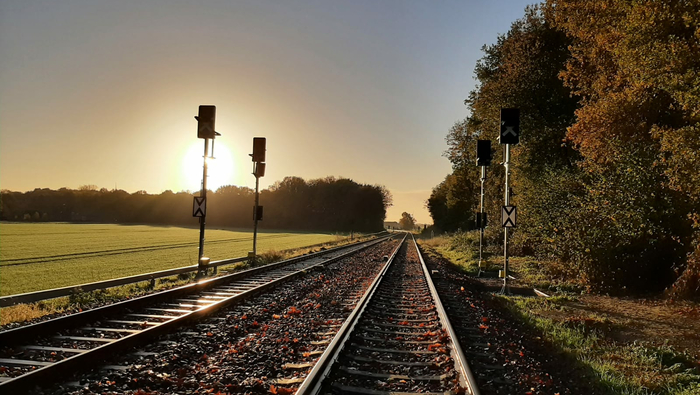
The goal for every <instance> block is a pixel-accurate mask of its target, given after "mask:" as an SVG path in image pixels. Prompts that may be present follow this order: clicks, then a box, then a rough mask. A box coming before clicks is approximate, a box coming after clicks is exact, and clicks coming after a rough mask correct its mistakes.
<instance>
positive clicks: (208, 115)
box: [194, 106, 216, 139]
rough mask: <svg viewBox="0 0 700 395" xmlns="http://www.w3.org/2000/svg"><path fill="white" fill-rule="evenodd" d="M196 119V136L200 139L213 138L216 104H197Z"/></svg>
mask: <svg viewBox="0 0 700 395" xmlns="http://www.w3.org/2000/svg"><path fill="white" fill-rule="evenodd" d="M194 118H195V119H196V120H197V137H198V138H200V139H213V138H214V137H215V136H216V131H215V130H216V129H215V121H216V106H199V115H197V116H196V117H194Z"/></svg>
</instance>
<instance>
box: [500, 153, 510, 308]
mask: <svg viewBox="0 0 700 395" xmlns="http://www.w3.org/2000/svg"><path fill="white" fill-rule="evenodd" d="M505 157H506V160H505V162H503V166H504V167H505V168H506V191H505V203H506V206H510V188H509V184H508V180H509V178H510V144H506V155H505ZM500 293H501V294H504V295H510V288H509V287H508V228H507V227H506V228H503V287H502V288H501V292H500Z"/></svg>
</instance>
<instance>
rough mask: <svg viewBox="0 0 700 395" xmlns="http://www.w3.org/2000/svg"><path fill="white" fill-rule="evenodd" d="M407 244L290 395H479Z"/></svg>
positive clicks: (412, 245) (418, 260) (419, 259)
mask: <svg viewBox="0 0 700 395" xmlns="http://www.w3.org/2000/svg"><path fill="white" fill-rule="evenodd" d="M456 339H457V337H456V335H455V333H454V330H453V329H452V326H451V324H450V322H449V320H448V317H447V314H446V313H445V310H444V308H443V306H442V303H441V301H440V298H439V296H438V293H437V291H436V289H435V286H434V285H433V282H432V279H431V277H430V273H429V272H428V269H427V267H426V265H425V262H424V261H423V259H422V257H421V256H420V251H419V250H418V248H417V246H416V243H415V240H414V239H413V238H412V237H411V238H410V240H408V241H406V242H405V243H404V245H403V247H402V250H401V252H400V253H399V254H397V255H396V256H395V257H392V260H391V261H390V262H389V264H387V265H386V266H385V267H384V269H383V270H382V272H381V273H380V274H379V275H378V276H377V278H376V279H375V281H374V283H373V284H372V286H371V287H370V288H369V290H368V291H367V293H366V294H365V295H364V296H363V298H362V299H361V300H360V301H359V302H358V304H357V307H356V308H355V310H354V311H353V312H352V314H351V316H350V317H348V319H347V320H346V321H345V322H344V324H343V326H342V327H341V328H340V329H339V330H338V334H337V335H336V336H335V337H334V339H333V341H332V342H331V344H330V345H329V346H328V348H327V349H326V351H325V352H324V353H323V355H322V356H321V357H320V359H319V361H318V362H317V363H316V365H315V366H314V368H313V370H312V371H311V372H310V373H309V375H308V376H307V378H306V379H305V381H304V382H303V383H302V384H301V386H300V387H299V389H298V391H297V394H299V395H306V394H319V393H342V394H346V393H355V394H369V395H388V394H406V395H408V394H413V393H431V394H453V393H454V394H456V393H468V394H472V395H477V394H479V390H478V388H477V386H476V381H475V379H474V376H473V375H472V373H471V370H470V368H469V366H468V364H467V361H466V358H465V356H464V353H463V352H462V349H461V347H460V345H459V343H458V342H457V340H456Z"/></svg>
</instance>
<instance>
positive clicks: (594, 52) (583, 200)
mask: <svg viewBox="0 0 700 395" xmlns="http://www.w3.org/2000/svg"><path fill="white" fill-rule="evenodd" d="M699 32H700V3H698V2H696V1H692V2H686V1H668V2H665V1H664V2H660V1H653V0H643V1H635V2H630V1H625V0H596V1H586V2H580V1H576V0H548V1H546V2H544V3H542V4H541V5H538V6H532V7H528V8H527V9H526V12H525V16H524V17H523V18H522V19H520V20H518V21H516V22H514V23H513V24H512V26H511V29H510V30H509V31H508V33H507V34H505V35H502V36H500V37H499V38H498V41H497V42H496V43H495V44H494V45H489V46H484V47H483V52H484V56H483V57H482V58H481V59H480V61H479V62H478V63H477V66H476V69H475V75H476V79H477V80H478V85H477V87H476V89H475V90H473V91H472V92H470V93H469V95H468V98H467V99H466V100H465V104H466V105H467V107H468V109H469V111H470V116H469V117H467V118H466V119H464V120H462V121H460V122H457V123H456V124H455V125H454V126H453V127H452V128H451V129H450V131H449V133H448V135H447V144H448V149H447V151H446V156H447V157H448V158H449V160H450V161H451V162H452V167H453V172H452V174H450V175H448V176H447V177H446V178H445V180H444V181H443V182H442V183H440V184H439V185H437V186H436V187H435V188H434V189H433V191H432V194H431V196H430V199H429V200H428V202H427V207H428V209H429V211H430V213H431V215H432V217H433V220H434V223H435V225H436V226H437V227H439V228H441V229H442V230H445V231H454V230H456V229H458V228H461V229H463V230H467V229H473V228H474V226H475V224H474V212H476V211H477V209H478V206H479V190H480V181H479V176H480V174H479V169H478V168H477V167H476V165H475V163H476V140H478V139H490V140H492V146H493V147H494V151H495V152H494V165H493V166H491V167H489V168H488V175H487V181H486V211H487V212H488V213H489V218H490V225H491V226H490V229H489V231H488V232H487V234H488V235H490V239H491V241H492V242H494V243H496V242H499V240H502V231H501V229H500V206H501V205H502V204H503V197H504V193H505V191H504V190H503V189H504V187H503V176H504V174H503V166H498V165H497V164H498V163H499V162H502V161H503V159H502V149H501V146H500V145H499V144H498V140H497V137H498V133H499V132H498V131H499V113H500V109H501V108H508V107H516V108H520V114H521V115H520V117H521V121H520V122H521V140H520V141H521V143H520V144H519V145H517V146H514V147H512V150H511V155H512V158H511V163H512V164H513V166H512V171H511V175H512V178H511V180H512V181H511V185H512V188H513V191H512V192H513V193H512V194H511V196H512V199H511V202H513V204H515V205H517V206H518V213H519V215H518V217H519V224H518V225H519V227H518V228H517V230H516V231H515V232H514V236H513V243H514V244H515V249H516V250H517V251H518V252H520V253H525V254H529V253H532V254H536V255H539V256H540V257H542V258H546V259H550V260H557V261H560V262H564V263H566V266H565V267H567V268H568V270H569V271H570V274H571V275H574V276H578V277H579V278H581V279H582V280H583V281H584V282H585V283H586V284H588V286H590V287H591V288H595V289H598V290H605V291H619V290H623V289H626V290H632V291H634V292H650V291H651V292H655V291H660V290H663V289H667V291H668V292H670V293H671V294H674V295H682V296H699V295H700V56H698V54H700V33H699ZM509 193H510V191H509Z"/></svg>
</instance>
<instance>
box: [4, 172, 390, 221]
mask: <svg viewBox="0 0 700 395" xmlns="http://www.w3.org/2000/svg"><path fill="white" fill-rule="evenodd" d="M254 195H255V194H254V191H253V190H252V189H250V188H247V187H238V186H235V185H226V186H222V187H220V188H218V189H217V190H216V191H208V192H207V198H208V203H207V224H208V225H209V226H213V227H231V228H233V227H235V228H248V227H252V224H253V203H254ZM193 196H194V195H193V194H192V193H190V192H178V193H173V192H172V191H170V190H168V191H165V192H163V193H161V194H159V195H150V194H148V193H146V191H143V190H140V191H137V192H134V193H132V194H129V193H128V192H126V191H123V190H116V189H115V190H111V191H110V190H107V189H106V188H102V189H99V188H97V187H96V186H94V185H83V186H81V187H80V188H79V189H77V190H71V189H68V188H61V189H59V190H57V191H55V190H51V189H40V188H37V189H35V190H33V191H30V192H25V193H22V192H12V191H8V190H3V191H2V193H1V194H0V207H1V208H0V219H2V220H6V221H22V220H26V221H32V220H34V221H38V220H42V219H43V220H44V221H46V220H48V219H50V220H51V221H66V222H99V223H131V224H134V223H138V224H157V225H178V226H196V225H197V219H196V218H194V217H192V198H193ZM260 204H261V205H263V207H264V217H263V221H262V222H260V227H261V228H263V229H265V228H266V229H298V230H319V231H330V232H350V231H357V232H373V231H379V230H381V229H382V228H383V222H384V218H385V217H386V209H387V207H389V206H390V205H391V194H390V193H389V192H388V191H387V190H386V189H385V188H384V187H382V186H376V185H366V184H358V183H356V182H355V181H352V180H350V179H347V178H340V179H336V178H334V177H327V178H322V179H316V180H310V181H306V180H304V179H303V178H300V177H286V178H284V179H283V180H281V181H278V182H276V183H274V184H273V185H272V186H271V187H270V188H269V189H266V190H263V191H262V192H261V194H260ZM41 213H43V215H42V214H41Z"/></svg>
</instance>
